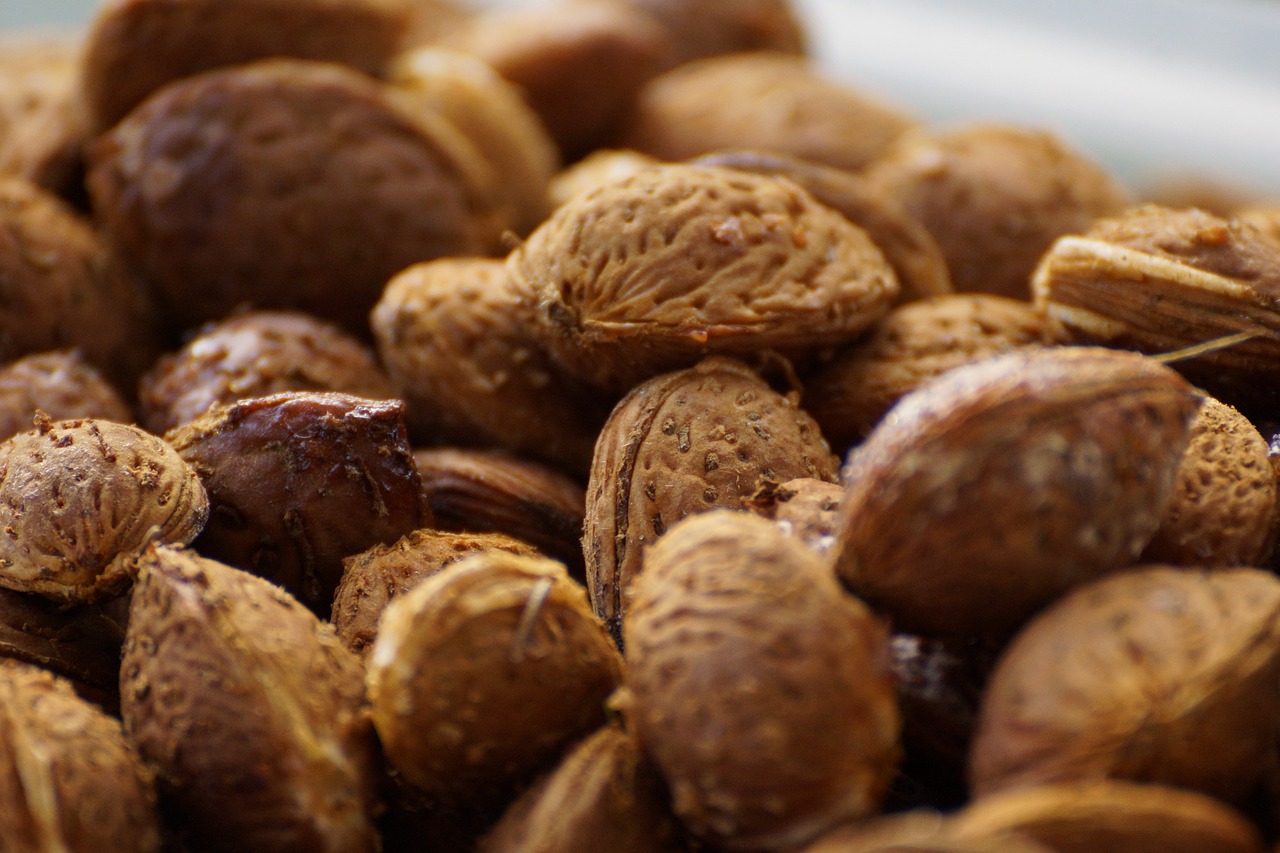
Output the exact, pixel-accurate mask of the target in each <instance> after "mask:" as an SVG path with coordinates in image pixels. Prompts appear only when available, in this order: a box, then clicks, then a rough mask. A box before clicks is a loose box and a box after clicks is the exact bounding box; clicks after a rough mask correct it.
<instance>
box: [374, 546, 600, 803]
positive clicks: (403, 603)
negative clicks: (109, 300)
mask: <svg viewBox="0 0 1280 853" xmlns="http://www.w3.org/2000/svg"><path fill="white" fill-rule="evenodd" d="M367 661H368V678H367V681H368V687H369V698H370V701H371V703H372V705H373V720H374V725H375V726H376V727H377V730H378V736H379V737H380V738H381V740H382V744H383V749H384V751H385V753H386V755H387V758H388V760H389V761H390V762H391V765H392V766H393V767H394V768H395V769H396V770H397V771H398V772H399V773H400V774H402V775H403V777H404V779H405V780H406V781H408V782H409V783H410V784H412V785H413V786H415V787H416V788H418V789H419V790H420V791H421V792H422V793H423V794H424V795H425V796H426V797H427V798H428V800H430V801H434V802H437V803H449V802H459V801H461V802H467V801H471V803H472V804H473V805H474V804H475V803H476V802H478V801H482V800H485V801H498V802H502V801H505V800H507V799H509V798H510V797H511V796H512V795H513V793H514V791H515V790H516V788H518V787H519V786H520V785H521V784H524V783H526V782H528V781H529V780H530V778H531V777H532V776H534V775H536V774H537V773H539V772H541V771H542V770H544V769H545V768H546V766H547V765H548V764H550V763H553V762H554V761H555V760H556V758H557V757H558V756H559V755H560V754H561V752H562V751H563V750H564V749H565V748H566V747H567V746H568V745H569V744H570V743H572V742H573V741H574V740H576V739H578V738H580V737H583V736H585V735H587V734H589V733H590V732H592V731H594V730H595V729H597V728H598V727H599V726H600V725H602V724H603V723H604V718H605V699H606V698H607V697H608V696H609V694H610V693H612V692H613V690H614V688H615V687H616V686H617V684H618V682H619V681H620V680H621V677H622V659H621V657H620V656H619V655H618V652H617V649H615V648H614V646H613V643H612V642H611V641H610V640H609V636H608V634H607V633H606V632H605V630H604V627H603V626H602V625H601V624H600V622H599V620H598V619H596V618H595V616H594V615H592V613H591V609H590V607H589V606H588V604H587V599H586V594H585V593H584V591H583V589H582V587H581V586H579V585H578V584H576V583H574V582H573V581H572V580H570V579H569V576H568V574H566V573H565V570H564V566H562V565H560V564H559V563H557V562H555V561H554V560H548V559H545V558H535V557H521V556H517V555H515V554H508V553H504V552H502V551H492V550H491V551H486V552H482V553H479V554H475V555H472V556H470V557H468V558H467V559H465V560H461V561H459V562H457V563H454V564H453V565H452V566H449V567H448V568H446V569H445V570H444V571H442V572H439V573H437V574H435V575H432V576H431V577H429V578H427V579H425V580H423V581H422V582H421V583H419V584H418V585H417V586H415V587H414V588H413V589H411V590H409V591H408V592H406V593H405V594H404V595H402V596H400V597H399V598H397V599H395V600H394V601H392V602H391V604H389V605H388V606H387V609H386V611H385V612H384V614H383V617H382V623H381V627H380V629H379V631H378V638H377V639H376V640H375V641H374V644H373V649H372V652H371V654H370V655H369V657H368V659H367ZM513 709H518V713H513Z"/></svg>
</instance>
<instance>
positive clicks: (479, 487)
mask: <svg viewBox="0 0 1280 853" xmlns="http://www.w3.org/2000/svg"><path fill="white" fill-rule="evenodd" d="M413 461H414V464H415V465H417V466H418V476H420V477H421V478H422V492H423V494H424V495H426V499H427V504H428V506H430V507H431V515H432V516H433V517H434V518H435V523H436V527H438V528H440V529H441V530H457V531H470V532H474V533H485V532H491V533H505V534H507V535H508V536H512V537H514V538H516V539H519V540H520V541H522V542H528V543H529V544H530V545H533V546H534V547H535V548H537V549H538V550H539V551H541V552H542V553H543V554H545V555H546V556H548V557H551V558H552V559H556V560H559V561H560V562H562V563H564V564H565V566H567V567H568V569H569V574H570V575H572V576H573V577H574V578H575V579H576V580H582V579H584V574H583V566H582V522H583V516H584V515H585V513H586V505H587V496H586V492H585V491H584V490H583V488H582V486H580V485H579V484H578V483H577V482H576V481H575V480H572V479H570V478H569V477H567V476H565V475H564V474H561V473H560V472H559V471H555V470H553V469H551V468H547V467H546V466H544V465H539V464H538V463H536V462H529V461H527V460H524V459H520V458H518V457H515V456H512V455H511V454H509V453H502V452H500V451H492V450H488V451H486V450H456V449H452V448H437V449H434V450H432V449H427V450H418V451H415V452H414V454H413Z"/></svg>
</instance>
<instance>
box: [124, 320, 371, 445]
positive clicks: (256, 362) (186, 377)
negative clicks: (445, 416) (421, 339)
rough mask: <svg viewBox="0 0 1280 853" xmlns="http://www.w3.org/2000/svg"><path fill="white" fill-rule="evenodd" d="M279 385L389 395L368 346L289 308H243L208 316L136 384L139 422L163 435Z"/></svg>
mask: <svg viewBox="0 0 1280 853" xmlns="http://www.w3.org/2000/svg"><path fill="white" fill-rule="evenodd" d="M284 391H338V392H341V393H343V394H351V395H353V396H356V397H367V398H369V399H372V400H385V399H389V398H392V397H395V396H396V390H395V387H394V386H393V385H392V384H391V380H390V378H389V377H388V376H387V375H386V373H384V372H383V370H382V368H381V367H379V365H378V360H377V357H376V356H375V355H374V352H373V350H372V349H371V348H370V347H369V346H368V345H367V344H365V343H363V342H362V341H360V340H358V339H356V338H355V337H353V336H351V335H349V334H347V333H346V332H344V331H343V330H342V329H340V328H338V327H337V326H335V325H332V324H330V323H326V322H323V321H321V320H318V319H316V318H315V317H312V316H310V315H308V314H302V313H299V312H292V311H248V312H245V313H242V314H237V315H235V316H232V317H228V318H227V319H225V320H222V321H220V322H217V323H210V324H209V325H207V326H205V327H204V328H203V329H201V330H200V332H199V334H197V335H196V336H195V337H194V338H192V339H191V340H190V341H188V342H187V344H186V345H185V346H183V347H182V349H181V350H179V351H177V352H176V353H170V354H168V355H165V356H163V357H161V359H160V360H159V361H158V362H157V363H156V364H155V365H154V366H153V367H152V368H151V370H150V371H148V372H147V373H146V374H145V375H144V376H143V377H142V379H141V380H140V381H139V383H138V403H139V407H140V408H141V411H142V422H143V424H144V425H145V426H146V427H147V429H149V430H151V431H152V432H154V433H156V434H157V435H163V434H164V433H165V432H167V431H169V430H171V429H173V428H174V427H176V426H180V425H181V424H185V423H187V422H189V421H192V420H194V419H195V418H197V417H198V416H200V415H202V414H204V413H205V412H206V411H208V410H209V409H210V408H211V407H212V406H214V405H215V404H218V403H233V402H235V401H236V400H244V399H247V398H249V397H266V396H268V395H271V394H276V393H280V392H284Z"/></svg>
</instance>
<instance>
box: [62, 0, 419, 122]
mask: <svg viewBox="0 0 1280 853" xmlns="http://www.w3.org/2000/svg"><path fill="white" fill-rule="evenodd" d="M405 23H406V21H405V19H404V16H403V13H402V12H401V10H399V9H397V8H396V4H394V3H390V2H387V0H289V2H274V0H182V2H177V3H175V2H170V0H111V2H106V3H103V4H102V5H101V6H100V7H99V8H98V10H97V14H96V15H95V17H94V19H93V21H92V22H91V23H90V25H89V31H88V33H87V35H86V37H85V46H84V58H83V60H82V70H81V80H80V81H79V82H80V88H81V89H82V90H83V100H84V103H85V106H86V111H87V113H88V119H89V122H90V125H91V127H92V130H93V132H95V133H101V132H102V131H104V130H106V129H107V128H109V127H111V126H112V125H114V124H115V123H116V122H118V121H119V120H120V119H122V118H124V117H125V115H126V114H127V113H128V112H129V111H130V110H132V109H133V108H134V107H135V106H137V105H138V104H139V103H141V102H142V101H143V100H144V99H145V98H146V97H147V96H148V95H149V94H151V93H152V92H154V91H156V90H157V89H160V88H162V87H163V86H164V85H165V84H167V83H170V82H172V81H174V80H178V79H181V78H183V77H190V76H192V75H193V74H198V73H199V72H201V71H208V70H209V69H213V68H220V67H223V66H228V65H241V64H243V63H247V62H252V61H253V60H256V59H265V58H267V57H273V56H290V57H296V58H298V59H312V60H323V61H327V62H340V63H345V64H347V65H351V66H353V67H355V68H358V69H360V70H361V71H364V72H367V73H369V74H377V73H379V72H380V71H381V70H382V67H383V66H384V65H385V64H386V62H387V61H388V60H389V59H390V57H391V56H392V54H393V53H394V52H395V51H396V50H397V48H398V47H399V39H400V35H401V31H402V29H403V27H404V26H405Z"/></svg>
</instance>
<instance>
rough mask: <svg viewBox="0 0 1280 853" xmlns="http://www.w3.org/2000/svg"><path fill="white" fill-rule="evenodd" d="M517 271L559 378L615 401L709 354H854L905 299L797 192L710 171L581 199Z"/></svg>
mask: <svg viewBox="0 0 1280 853" xmlns="http://www.w3.org/2000/svg"><path fill="white" fill-rule="evenodd" d="M509 262H510V264H511V267H512V269H513V271H514V273H515V275H517V277H518V278H520V279H521V280H523V282H524V283H525V284H524V286H525V287H527V288H528V290H529V291H530V292H531V294H532V298H533V299H534V300H536V303H537V308H538V311H537V313H536V317H537V321H538V322H537V327H536V329H537V331H538V332H539V334H540V335H542V336H543V338H544V339H545V342H546V344H547V346H548V347H549V348H550V349H551V351H552V352H553V354H554V355H555V357H556V358H557V359H558V360H559V361H560V362H561V363H562V364H563V366H564V368H565V369H566V370H568V371H570V372H574V373H576V374H578V375H581V376H583V377H584V378H586V379H589V380H591V381H594V382H597V383H599V384H601V385H602V386H606V387H610V388H612V389H614V390H617V391H626V390H628V389H630V388H631V387H633V386H634V385H635V384H637V383H638V382H641V381H643V380H644V379H647V378H649V377H651V376H654V375H657V374H658V373H661V372H663V371H666V370H673V369H676V368H679V367H686V366H688V365H690V364H693V363H696V362H697V361H698V360H699V359H700V358H702V357H703V356H704V355H708V354H716V353H718V354H722V355H742V356H745V355H749V354H758V353H760V352H761V351H763V350H775V351H777V352H779V353H781V354H783V355H786V356H792V357H795V358H803V357H806V356H809V355H812V354H813V353H814V352H815V351H819V350H822V349H824V348H830V347H834V346H838V345H840V344H843V343H847V342H849V341H851V340H853V339H854V338H856V337H857V336H858V335H859V334H861V333H862V332H863V331H864V330H865V329H866V328H867V327H869V326H870V325H871V324H872V323H874V322H875V321H876V320H878V319H879V318H880V317H881V316H883V315H884V314H885V312H887V311H888V310H889V307H890V306H891V305H892V304H893V302H894V300H895V299H896V298H897V295H898V289H899V288H898V281H897V277H896V276H895V275H894V273H893V270H892V268H891V267H889V265H888V264H887V263H886V262H885V260H884V256H883V255H882V254H881V253H880V250H879V249H877V248H876V247H875V244H873V243H872V242H871V240H870V238H869V237H868V236H867V234H866V232H865V231H863V230H862V229H861V228H858V227H857V226H856V225H854V224H852V223H851V222H849V221H848V220H847V219H845V218H844V217H842V216H840V215H839V214H838V213H836V212H835V211H833V210H831V209H829V208H826V207H824V206H822V205H820V204H818V203H817V202H816V201H815V200H814V199H813V197H812V196H810V195H809V194H808V193H806V192H805V191H804V190H802V189H800V187H798V186H797V185H796V184H794V183H792V182H791V181H788V180H784V179H774V178H768V177H765V176H762V175H753V174H749V173H746V172H740V171H735V170H732V169H722V168H716V167H712V166H692V165H681V164H669V165H662V166H655V167H653V168H651V169H646V170H644V171H641V172H638V173H636V174H634V175H632V176H630V177H629V178H624V179H622V180H620V181H617V182H615V183H611V184H604V185H601V186H599V187H597V188H596V189H595V190H593V191H590V192H588V193H586V194H584V195H580V196H576V197H574V198H573V199H572V200H571V201H570V202H569V203H568V204H566V205H564V206H563V207H561V208H560V209H559V210H557V211H556V212H555V213H554V214H552V216H551V218H550V219H548V220H547V221H546V222H544V223H543V224H542V225H540V226H539V227H538V228H537V230H535V231H534V232H533V234H532V235H530V237H529V239H528V240H527V241H526V242H525V243H524V245H523V246H522V247H520V248H519V249H518V250H516V251H515V252H514V253H513V254H512V255H511V257H510V259H509Z"/></svg>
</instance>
